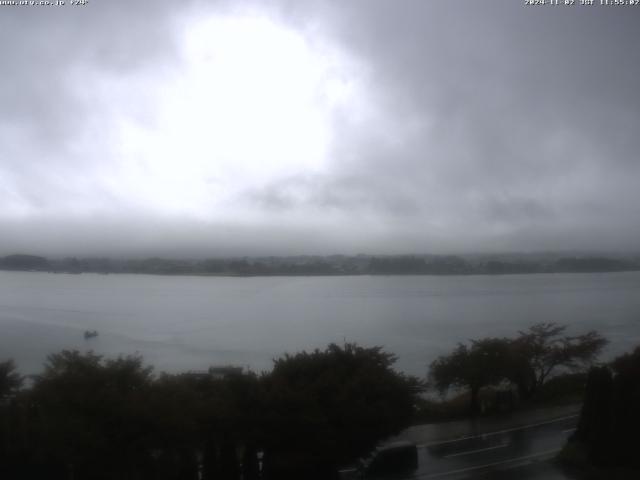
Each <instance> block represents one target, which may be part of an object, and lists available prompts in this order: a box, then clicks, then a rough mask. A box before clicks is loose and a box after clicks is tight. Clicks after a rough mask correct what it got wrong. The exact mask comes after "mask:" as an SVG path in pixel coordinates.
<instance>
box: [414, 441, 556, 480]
mask: <svg viewBox="0 0 640 480" xmlns="http://www.w3.org/2000/svg"><path fill="white" fill-rule="evenodd" d="M560 450H561V449H560V448H556V449H553V450H545V451H544V452H540V453H533V454H531V455H525V456H523V457H516V458H510V459H507V460H500V461H499V462H492V463H485V464H484V465H476V466H474V467H468V468H460V469H458V470H449V471H448V472H440V473H428V474H426V475H416V476H414V477H411V478H414V479H426V478H439V477H446V476H448V475H457V474H459V473H466V472H472V471H474V470H481V469H483V468H489V467H496V466H498V465H504V464H506V463H516V462H522V461H525V460H532V459H534V458H537V457H544V456H547V455H553V454H554V453H558V452H559V451H560Z"/></svg>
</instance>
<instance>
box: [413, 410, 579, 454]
mask: <svg viewBox="0 0 640 480" xmlns="http://www.w3.org/2000/svg"><path fill="white" fill-rule="evenodd" d="M577 416H578V414H577V413H576V414H575V415H567V416H565V417H560V418H554V419H553V420H546V421H544V422H538V423H531V424H529V425H523V426H521V427H514V428H507V429H505V430H498V431H495V432H488V433H481V434H479V435H471V436H468V437H460V438H454V439H452V440H445V441H444V442H430V443H422V444H420V445H417V447H418V448H425V447H435V446H437V445H446V444H448V443H455V442H462V441H463V440H472V439H474V438H482V437H488V436H490V435H500V434H503V433H509V432H516V431H518V430H526V429H527V428H533V427H539V426H542V425H549V424H551V423H557V422H562V421H564V420H569V419H570V418H576V417H577Z"/></svg>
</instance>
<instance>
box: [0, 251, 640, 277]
mask: <svg viewBox="0 0 640 480" xmlns="http://www.w3.org/2000/svg"><path fill="white" fill-rule="evenodd" d="M0 270H3V271H22V272H47V273H55V274H59V273H67V274H80V273H95V274H104V275H108V274H122V273H125V274H147V275H170V276H177V275H180V276H200V277H344V276H363V275H374V276H382V275H384V276H410V275H411V276H471V275H493V276H494V275H517V274H521V275H532V274H543V273H615V272H635V271H640V258H636V257H622V256H618V257H615V256H609V257H607V256H572V257H570V256H559V255H552V254H538V255H534V254H520V255H517V254H510V255H509V254H504V255H493V256H489V255H485V256H472V255H467V256H456V255H421V256H418V255H402V256H374V255H371V256H368V255H357V256H346V255H331V256H291V257H240V258H210V259H201V260H184V259H166V258H145V259H113V258H76V257H68V258H64V259H48V258H46V257H41V256H36V255H26V254H15V255H9V256H6V257H0Z"/></svg>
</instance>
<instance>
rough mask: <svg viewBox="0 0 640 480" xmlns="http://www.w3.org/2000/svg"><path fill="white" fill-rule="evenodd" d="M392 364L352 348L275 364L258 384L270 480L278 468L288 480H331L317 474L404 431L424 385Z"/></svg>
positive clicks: (385, 356) (374, 352)
mask: <svg viewBox="0 0 640 480" xmlns="http://www.w3.org/2000/svg"><path fill="white" fill-rule="evenodd" d="M395 360H396V357H395V356H394V355H392V354H390V353H386V352H384V351H383V350H382V349H381V348H380V347H373V348H364V347H360V346H358V345H356V344H351V343H347V344H345V345H344V346H339V345H336V344H331V345H329V346H328V347H327V348H326V349H325V350H315V351H313V352H311V353H307V352H302V353H298V354H295V355H293V356H291V355H285V356H284V357H282V358H279V359H277V360H275V363H274V368H273V371H272V372H271V373H270V374H269V375H266V376H265V377H264V378H263V381H264V386H265V387H264V388H265V394H266V412H267V413H266V419H265V427H264V429H265V430H264V431H265V432H267V434H268V437H267V438H265V439H264V440H265V442H266V445H265V446H266V449H267V455H268V456H269V457H268V458H266V459H265V460H266V461H267V464H268V465H270V468H271V469H272V470H271V473H272V474H273V475H275V472H274V470H277V468H278V466H280V467H282V468H285V467H286V468H287V469H288V470H289V472H288V473H289V474H290V475H291V476H292V478H301V472H302V473H304V475H303V476H304V477H305V478H330V473H329V472H328V471H324V472H323V471H321V467H322V468H327V467H335V466H336V465H338V464H339V463H341V462H346V461H350V460H352V459H353V458H355V457H357V456H359V455H362V454H364V453H366V452H368V451H369V450H370V449H371V448H372V447H374V446H375V445H376V443H377V442H379V441H380V440H381V439H383V438H385V437H387V436H389V435H392V434H394V433H397V432H399V431H400V430H402V429H403V428H405V427H406V426H408V425H409V423H410V420H411V417H412V415H413V408H414V404H415V401H416V399H417V394H418V393H419V391H421V389H422V386H421V384H420V382H419V381H418V380H417V379H415V378H413V377H407V376H405V375H403V374H400V373H398V372H396V371H395V370H393V368H392V366H393V364H394V363H395ZM294 465H298V466H300V469H299V470H297V471H295V472H294V470H296V468H297V467H296V468H292V467H293V466H294ZM314 465H315V467H314ZM310 467H311V468H310ZM313 470H315V471H313ZM277 475H278V476H277V478H287V473H284V472H282V471H281V470H278V474H277Z"/></svg>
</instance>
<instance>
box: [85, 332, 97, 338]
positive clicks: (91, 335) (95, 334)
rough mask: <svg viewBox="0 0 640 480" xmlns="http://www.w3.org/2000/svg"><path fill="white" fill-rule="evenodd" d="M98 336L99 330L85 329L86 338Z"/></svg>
mask: <svg viewBox="0 0 640 480" xmlns="http://www.w3.org/2000/svg"><path fill="white" fill-rule="evenodd" d="M97 336H98V331H97V330H85V331H84V339H85V340H89V339H90V338H94V337H97Z"/></svg>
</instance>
